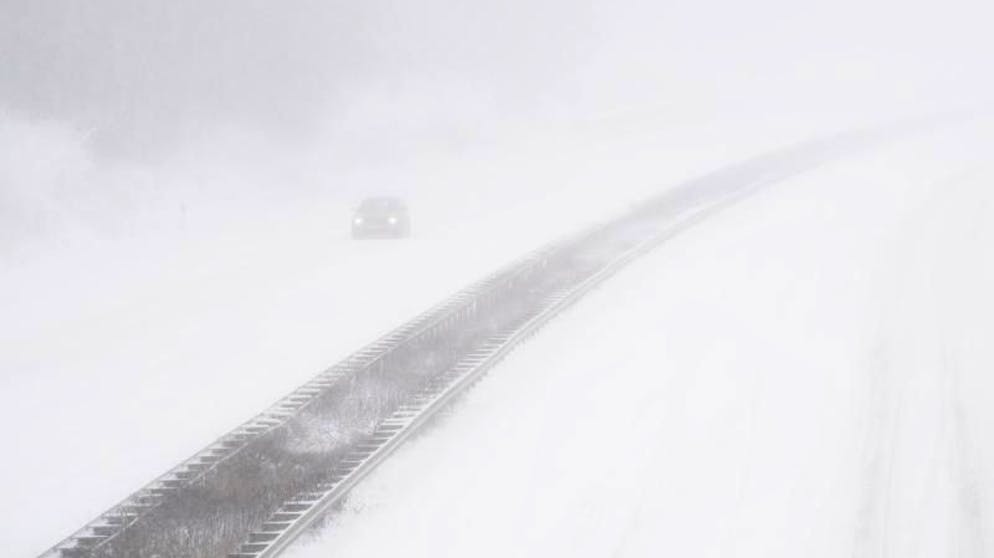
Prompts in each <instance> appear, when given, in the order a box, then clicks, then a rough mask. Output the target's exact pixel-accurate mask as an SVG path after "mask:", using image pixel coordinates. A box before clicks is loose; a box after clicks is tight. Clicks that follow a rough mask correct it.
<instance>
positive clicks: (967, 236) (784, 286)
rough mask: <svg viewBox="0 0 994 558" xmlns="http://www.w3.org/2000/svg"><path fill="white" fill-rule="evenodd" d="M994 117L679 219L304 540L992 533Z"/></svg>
mask: <svg viewBox="0 0 994 558" xmlns="http://www.w3.org/2000/svg"><path fill="white" fill-rule="evenodd" d="M991 139H992V137H991V135H990V133H989V132H988V131H982V130H976V129H975V130H972V131H966V132H964V131H963V130H958V131H955V132H943V133H938V134H932V135H929V136H928V137H926V138H919V139H916V140H914V141H909V142H903V143H901V144H899V145H895V146H891V147H888V148H885V149H880V150H877V151H875V152H873V153H870V154H866V155H863V156H859V157H855V158H851V159H849V160H846V161H843V162H840V163H837V164H833V165H830V166H829V167H827V168H824V169H821V170H819V171H818V172H816V173H812V174H809V175H805V176H802V177H799V178H797V179H795V180H791V181H788V182H786V183H784V184H782V185H779V186H777V187H775V188H772V189H770V190H767V191H765V192H763V193H761V194H760V195H758V196H756V197H755V198H753V199H750V200H747V201H746V202H744V203H743V204H741V205H740V206H738V207H736V208H733V209H732V210H730V211H728V212H726V213H723V214H722V215H720V216H718V217H716V218H715V219H713V220H710V221H709V222H707V223H706V224H704V225H702V226H700V227H698V228H696V229H694V230H692V231H690V232H688V233H686V234H684V235H682V236H681V237H678V238H676V239H674V240H673V241H671V242H669V243H668V244H667V245H665V246H663V247H662V248H660V249H659V250H657V251H656V252H655V253H653V254H651V255H650V256H648V257H646V258H645V259H643V260H642V261H639V262H636V263H635V264H634V265H632V266H631V267H630V268H629V269H627V270H626V271H624V272H623V273H622V274H621V275H619V276H618V277H617V278H616V279H614V280H612V281H611V282H609V283H608V284H607V285H605V286H604V287H603V288H602V289H601V290H600V291H598V292H597V293H594V294H593V295H591V296H590V297H589V298H588V299H586V300H584V301H582V302H581V303H580V304H579V305H578V306H577V307H576V308H575V309H574V310H572V311H571V312H569V313H568V314H567V315H566V316H564V317H563V318H561V319H559V320H558V321H556V322H554V323H553V324H552V325H550V326H549V327H548V328H547V329H546V330H544V331H543V333H542V334H541V335H539V336H538V337H537V338H536V339H535V340H533V341H532V342H531V344H529V345H528V346H526V347H524V348H522V349H520V350H519V351H518V352H517V353H516V354H515V355H512V356H511V357H510V358H508V359H507V360H506V361H505V362H504V363H503V364H502V366H500V367H499V368H498V369H497V370H495V371H494V372H493V373H492V375H491V376H490V377H488V378H487V379H486V380H485V381H484V382H483V383H481V384H480V385H479V386H477V387H476V388H475V389H474V390H473V391H472V392H470V393H469V394H468V395H467V396H466V397H465V398H464V399H463V400H462V401H461V402H460V403H459V404H458V405H457V406H456V408H454V409H453V410H452V412H451V414H450V415H449V416H448V417H447V418H446V419H444V420H441V421H440V422H439V424H438V425H437V426H436V427H435V428H434V429H432V430H431V431H429V432H427V433H425V434H424V435H422V436H421V437H420V438H419V439H417V440H416V441H414V442H413V443H411V444H409V446H408V447H406V448H404V449H402V450H401V451H400V452H398V454H396V455H395V456H394V457H393V458H392V459H391V460H390V461H388V462H387V463H386V464H385V465H384V466H382V467H381V469H379V470H378V471H376V472H375V473H374V474H373V475H371V476H370V477H369V478H368V479H367V480H366V481H365V482H364V483H363V484H362V485H361V486H360V487H358V488H357V489H356V490H355V491H354V493H353V495H352V496H351V498H350V501H349V502H348V504H347V505H346V508H345V510H344V511H343V513H340V514H339V515H337V516H336V517H334V518H333V519H332V520H331V521H330V523H329V524H328V525H327V526H326V527H325V528H324V529H323V530H321V531H319V532H315V533H313V534H312V536H311V537H309V538H306V539H305V540H302V541H301V542H300V544H298V545H297V547H296V548H294V549H293V550H292V551H291V552H290V553H289V555H290V556H292V557H293V558H317V557H323V556H352V555H356V556H360V555H361V556H387V555H395V554H398V553H401V552H402V553H403V555H404V556H411V557H418V556H426V557H427V556H432V557H435V556H440V555H441V556H463V555H474V556H556V555H562V556H598V557H599V556H661V555H693V556H728V555H734V556H755V557H760V556H762V557H770V556H784V557H787V556H826V557H827V556H860V557H870V556H872V557H879V556H894V557H897V556H900V557H906V556H978V557H979V556H985V555H986V553H987V552H988V551H989V550H990V548H991V534H992V533H994V531H992V529H994V523H992V520H991V516H990V513H989V510H990V507H991V504H994V502H992V500H991V498H992V496H991V493H990V489H991V487H992V486H994V485H992V484H991V483H992V481H994V467H991V466H990V464H991V463H992V459H994V454H992V452H994V444H992V443H991V442H990V441H989V440H990V438H991V437H990V435H989V434H990V432H992V430H991V428H992V427H994V411H991V405H990V403H991V401H992V400H994V379H992V378H991V377H990V372H989V371H990V370H991V367H992V365H994V353H992V349H991V346H992V345H991V343H990V339H991V336H992V334H994V318H992V316H994V307H992V306H994V294H992V293H991V291H990V289H989V285H991V284H992V283H991V280H992V279H994V276H992V274H994V250H991V242H992V240H994V225H992V224H991V223H994V219H992V217H994V215H992V212H994V205H992V203H991V202H992V201H994V190H992V186H991V185H992V184H994V168H992V167H990V165H989V163H985V162H984V161H985V159H986V158H987V157H986V154H985V153H984V151H985V150H984V149H983V148H984V146H985V145H990V141H991Z"/></svg>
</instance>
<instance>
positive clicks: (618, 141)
mask: <svg viewBox="0 0 994 558" xmlns="http://www.w3.org/2000/svg"><path fill="white" fill-rule="evenodd" d="M620 128H621V131H620V132H618V133H616V134H615V136H614V137H608V139H605V136H604V135H603V133H604V132H605V131H604V130H603V128H597V131H598V132H599V133H598V134H593V133H590V132H589V131H588V132H582V131H581V132H579V133H578V132H577V131H575V130H569V131H568V133H561V134H559V135H554V136H553V137H544V136H543V138H544V139H538V138H539V136H535V135H533V136H529V137H528V139H527V140H525V141H522V140H521V138H513V139H514V141H513V142H512V143H513V144H514V145H513V146H512V147H508V146H498V148H495V149H494V152H497V153H500V154H501V155H499V156H494V155H493V154H486V155H483V156H480V155H474V154H469V155H467V154H461V155H459V156H457V157H454V158H451V159H448V160H439V159H430V158H426V159H425V160H422V161H419V163H418V167H417V168H407V169H394V170H393V171H391V172H378V173H372V174H368V175H363V176H353V177H345V178H341V177H339V180H343V181H346V182H351V183H352V184H353V188H355V189H358V190H362V189H366V190H369V191H375V188H376V187H377V186H376V185H377V184H379V185H380V186H381V187H382V186H383V185H389V184H391V183H393V184H396V183H403V182H409V183H412V184H414V185H413V186H411V188H412V191H411V192H409V193H410V197H411V205H412V209H413V211H414V215H415V237H414V238H413V239H411V240H410V241H405V242H401V243H394V242H361V243H355V242H352V241H349V240H348V239H347V223H348V219H349V211H350V209H351V208H350V205H351V203H353V202H354V200H351V199H349V198H348V196H347V195H344V194H347V193H348V192H334V193H333V194H332V195H328V196H323V197H316V198H315V199H314V200H312V202H311V203H308V204H304V205H303V206H301V205H300V204H297V205H292V204H284V205H279V204H274V205H273V206H271V207H269V206H265V207H262V208H261V210H259V211H257V213H256V214H255V217H256V220H255V221H253V222H249V223H247V224H246V223H235V224H234V225H232V224H230V223H225V222H221V221H219V222H215V219H216V218H218V217H219V216H220V217H224V213H223V212H220V214H218V213H211V212H210V211H209V210H203V211H202V212H203V213H204V215H205V216H204V217H203V218H201V220H200V221H201V223H200V224H201V225H203V227H206V230H205V229H204V228H201V229H197V228H195V226H196V225H197V224H198V223H197V222H196V217H197V208H196V207H191V220H193V221H194V223H193V224H194V228H192V230H190V231H188V232H187V233H186V234H185V235H182V236H181V237H180V238H176V237H175V235H173V234H166V235H164V236H163V237H161V238H160V237H156V236H155V235H154V234H149V235H144V236H143V235H141V234H139V235H137V236H135V237H126V238H125V239H124V240H122V241H121V243H120V245H114V246H109V247H107V246H102V245H100V244H96V245H94V246H92V247H91V246H85V245H84V246H83V247H82V249H80V247H73V248H72V249H71V250H64V251H63V252H55V253H53V254H52V255H51V257H45V256H46V253H45V252H42V253H41V256H40V257H39V258H37V259H35V260H31V261H28V262H27V263H19V264H16V265H14V264H12V265H7V263H8V262H4V264H5V265H4V267H3V268H2V273H0V307H3V308H4V315H5V319H4V320H3V321H2V322H0V368H2V369H3V370H4V374H3V377H2V379H0V381H2V384H0V388H2V391H3V400H2V404H0V424H2V425H3V426H2V429H3V430H2V432H3V435H4V436H5V437H6V438H7V439H8V440H13V441H14V442H13V443H14V446H12V447H13V448H14V449H13V450H12V451H11V452H10V454H9V455H8V458H7V459H4V460H0V478H2V479H3V481H2V485H0V489H2V492H3V493H4V498H2V499H0V518H3V521H4V525H5V527H4V529H3V532H2V533H0V539H2V540H0V546H2V547H3V548H4V549H5V552H7V553H9V554H10V555H12V556H27V555H34V554H37V553H39V552H41V551H43V550H44V549H45V548H47V547H48V546H50V545H51V544H53V543H55V542H56V541H57V540H59V539H60V537H63V536H66V535H68V534H69V533H71V532H72V531H73V530H75V529H76V528H78V527H79V526H80V525H82V524H83V523H84V522H86V521H87V520H89V519H91V518H92V517H94V516H96V515H97V514H98V513H100V512H101V511H103V510H104V509H106V508H108V507H109V506H111V505H113V504H114V503H115V502H117V501H119V500H120V499H122V498H123V497H125V496H126V495H127V494H128V493H130V492H131V491H133V490H135V489H137V488H138V487H140V486H142V485H144V484H145V483H146V482H148V481H149V480H151V479H152V478H154V477H155V476H157V475H158V474H160V473H161V472H163V471H164V470H166V469H168V468H169V467H171V466H172V465H174V464H176V463H178V462H179V461H181V460H183V459H185V458H186V457H188V456H189V455H191V454H192V453H194V452H195V451H197V450H199V449H200V448H201V447H203V446H204V445H206V444H208V443H210V441H212V440H213V439H214V438H216V437H217V436H219V435H220V434H222V433H224V432H226V431H227V430H228V429H230V428H232V427H234V426H235V425H237V424H239V423H240V422H242V421H244V420H246V419H248V418H249V417H251V416H252V415H254V414H255V413H256V412H258V411H260V410H261V409H263V408H265V407H266V406H268V405H269V404H270V403H272V401H274V400H275V399H276V398H277V397H279V396H280V395H282V394H284V393H286V392H288V391H290V390H291V389H293V388H295V387H296V386H297V385H299V384H301V383H303V382H304V381H306V380H307V379H309V378H310V377H311V376H313V375H314V374H316V373H317V372H318V371H320V370H321V369H323V368H324V367H326V366H328V365H329V364H331V363H334V362H335V361H337V360H338V359H340V358H342V357H343V356H345V355H346V354H348V353H349V352H351V351H352V350H355V349H357V348H358V347H359V346H361V345H362V344H363V343H366V342H368V341H371V340H372V339H374V338H376V337H377V336H379V335H380V334H382V333H383V332H385V331H386V330H388V329H390V328H392V327H394V326H396V325H398V324H400V323H402V322H403V321H405V320H406V319H408V318H410V317H411V316H413V315H415V314H417V313H418V312H420V311H422V310H424V309H425V308H427V307H429V306H430V305H432V304H434V303H436V302H437V301H439V300H441V299H442V298H444V297H445V296H447V295H449V294H451V293H452V292H453V291H455V290H456V289H458V288H461V287H463V286H465V285H466V284H468V283H470V282H471V281H474V280H476V279H478V278H479V277H481V276H483V275H484V274H486V273H489V272H490V271H492V270H493V269H494V268H496V267H497V266H499V265H503V264H504V263H506V262H508V261H510V260H513V259H515V258H516V257H518V256H519V255H520V254H522V253H524V252H525V251H528V250H531V249H533V248H535V247H536V246H538V245H541V244H542V243H544V242H545V241H547V240H551V239H553V238H555V237H557V236H559V235H561V234H564V233H567V232H571V231H573V230H575V229H576V228H577V227H579V226H580V225H581V224H585V223H588V222H589V221H590V220H591V219H592V218H603V217H605V216H610V214H611V213H612V212H614V211H616V210H617V209H619V208H621V207H624V206H626V205H627V204H628V203H629V202H631V201H633V200H637V199H639V198H640V197H642V196H644V195H647V194H648V193H655V192H658V190H659V187H660V185H661V184H676V183H678V182H679V181H680V180H683V179H686V178H688V177H690V176H694V175H696V174H698V173H701V172H704V171H706V170H709V169H711V168H714V167H717V166H719V165H721V164H723V163H726V162H728V161H730V160H735V159H737V158H742V157H747V156H750V155H752V154H755V153H757V152H762V151H763V150H765V149H769V148H772V147H775V146H778V145H783V144H786V143H789V142H790V141H793V140H796V139H799V138H803V137H804V135H806V134H801V133H799V132H798V131H797V130H794V129H789V130H787V131H782V132H780V133H779V134H770V135H768V136H766V137H762V138H760V137H759V136H758V135H756V134H742V135H740V136H739V137H738V138H737V139H736V140H734V141H733V140H732V139H730V135H729V134H728V133H727V132H725V131H723V130H722V129H720V128H715V129H711V130H710V131H709V133H700V134H699V135H696V136H692V135H691V134H689V133H687V132H685V131H672V130H671V131H670V132H669V133H663V134H656V132H654V131H652V129H651V128H647V127H646V126H645V125H644V124H642V125H641V127H640V128H638V129H636V130H635V131H634V132H633V131H632V130H631V129H630V127H628V126H627V125H625V126H621V127H620ZM718 131H721V133H720V134H719V133H717V132H718ZM709 134H710V135H709ZM578 138H579V139H578ZM678 138H682V139H678ZM465 185H471V187H469V186H465ZM605 185H608V186H609V187H605ZM232 189H233V190H234V189H235V188H234V187H232ZM564 200H568V201H567V202H564ZM234 203H235V201H229V200H222V201H221V202H219V206H220V209H225V208H226V207H228V205H232V204H234ZM229 211H230V210H229ZM153 232H154V231H153ZM55 508H57V511H53V510H55Z"/></svg>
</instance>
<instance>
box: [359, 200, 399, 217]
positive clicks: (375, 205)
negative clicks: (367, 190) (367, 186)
mask: <svg viewBox="0 0 994 558" xmlns="http://www.w3.org/2000/svg"><path fill="white" fill-rule="evenodd" d="M403 209H404V204H403V203H401V202H400V200H397V199H395V198H370V199H367V200H363V202H362V203H361V204H359V212H360V213H374V214H375V213H393V212H398V211H403Z"/></svg>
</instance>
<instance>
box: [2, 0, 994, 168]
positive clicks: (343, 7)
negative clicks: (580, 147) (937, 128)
mask: <svg viewBox="0 0 994 558" xmlns="http://www.w3.org/2000/svg"><path fill="white" fill-rule="evenodd" d="M992 15H994V14H992V9H991V8H990V2H982V1H979V0H953V1H951V2H938V1H921V0H918V1H916V0H903V1H896V0H870V1H856V0H837V1H831V2H829V1H823V2H803V1H801V2H798V1H789V0H756V1H751V2H735V1H730V0H695V1H687V0H682V1H680V0H676V1H675V0H670V1H649V0H615V1H610V2H609V1H606V0H591V1H587V2H582V1H580V2H570V1H566V0H502V1H500V2H472V1H465V0H419V1H403V0H364V1H362V2H355V1H343V0H280V1H274V0H170V1H168V2H164V1H161V0H88V1H85V2H84V1H78V0H0V53H2V54H3V65H2V69H0V106H2V107H3V108H4V109H6V110H8V111H14V112H15V113H16V114H18V115H27V116H28V117H31V118H43V119H54V120H58V121H66V122H69V123H71V124H72V125H73V126H75V127H77V128H78V129H80V130H83V131H85V132H86V133H88V134H92V137H93V138H94V141H93V145H95V146H96V147H98V148H100V149H102V150H104V151H107V152H110V153H115V154H120V155H142V154H146V153H156V152H160V151H162V150H163V149H169V148H171V147H175V146H176V145H181V144H182V143H183V142H185V141H188V140H190V139H196V138H198V137H200V136H203V135H204V134H210V133H211V132H212V131H213V130H215V129H219V128H232V127H233V128H239V129H249V130H252V131H259V132H262V133H263V134H265V135H267V136H270V137H273V138H276V139H285V140H288V141H300V140H304V141H307V140H309V139H313V138H315V137H318V136H320V134H322V133H324V132H326V131H328V130H329V129H331V130H332V131H334V128H335V127H336V126H341V125H342V122H343V121H347V122H349V125H350V126H353V127H355V126H356V125H357V124H356V122H355V117H354V115H353V113H355V112H356V111H358V112H357V114H360V115H361V116H360V119H362V118H369V119H371V120H373V121H375V120H376V119H377V118H380V119H385V120H386V124H387V128H389V125H390V124H398V125H400V127H401V128H402V127H403V126H402V125H403V124H404V121H409V120H411V119H414V120H417V119H418V118H422V119H423V120H434V121H438V122H440V123H441V124H442V125H445V124H446V120H449V121H451V120H459V119H464V118H472V119H484V120H486V119H489V120H500V119H502V118H510V117H521V116H522V115H524V116H526V117H527V116H529V115H536V114H538V115H542V114H548V113H557V112H558V113H562V112H570V111H573V112H576V113H582V112H583V111H585V110H600V109H606V108H610V107H611V106H612V105H614V106H627V105H637V104H639V103H657V104H664V105H669V106H671V107H672V110H674V111H677V112H678V111H680V110H682V109H684V108H685V109H687V110H691V109H693V110H700V109H701V108H702V107H704V109H706V108H707V107H708V106H710V105H712V104H713V105H715V106H718V105H730V104H731V105H736V104H737V105H741V106H742V107H745V108H748V107H749V105H755V106H774V107H775V106H779V105H784V104H790V105H796V106H799V107H802V108H804V107H810V108H811V109H812V110H817V109H818V108H819V107H822V108H824V107H836V108H837V107H838V106H844V105H847V104H848V105H853V106H856V105H860V104H861V103H864V102H875V103H881V102H884V103H887V102H889V103H894V104H900V103H907V104H909V105H914V104H915V103H918V104H922V105H925V104H928V105H931V106H938V105H942V104H947V105H955V104H963V103H970V102H975V101H977V100H983V99H985V98H986V97H987V96H989V95H990V92H991V80H990V78H989V77H988V76H989V73H990V72H989V68H990V66H991V64H990V62H991V60H990V58H991V54H990V53H991V52H994V40H992V39H991V38H990V37H991V35H992V34H991V33H989V29H988V28H989V22H990V21H991V19H992V17H991V16H992ZM357 107H358V108H357ZM350 115H353V116H350ZM419 115H420V116H419ZM449 123H451V122H449ZM380 124H383V123H382V122H381V123H380ZM359 125H360V126H361V123H360V124H359Z"/></svg>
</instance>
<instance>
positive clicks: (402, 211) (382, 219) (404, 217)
mask: <svg viewBox="0 0 994 558" xmlns="http://www.w3.org/2000/svg"><path fill="white" fill-rule="evenodd" d="M410 234H411V218H410V216H409V215H408V212H407V204H405V203H404V200H402V199H400V198H395V197H375V198H366V199H364V200H362V202H361V203H360V204H359V207H357V208H356V211H355V214H354V215H353V216H352V238H355V239H362V238H407V237H408V236H410Z"/></svg>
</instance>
